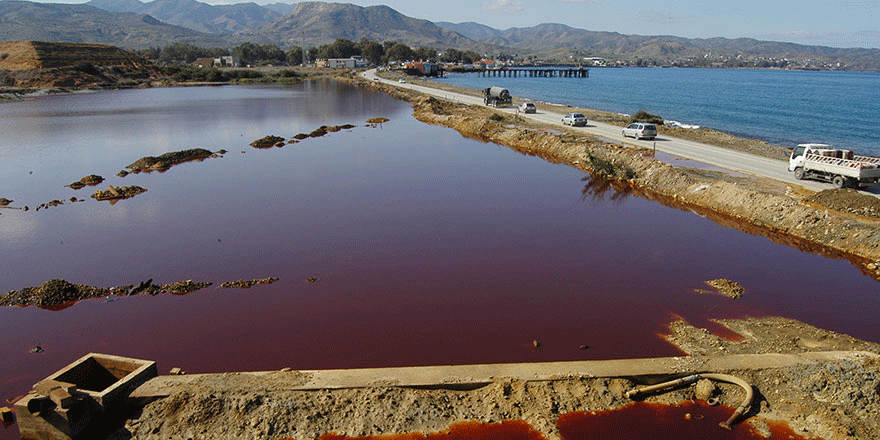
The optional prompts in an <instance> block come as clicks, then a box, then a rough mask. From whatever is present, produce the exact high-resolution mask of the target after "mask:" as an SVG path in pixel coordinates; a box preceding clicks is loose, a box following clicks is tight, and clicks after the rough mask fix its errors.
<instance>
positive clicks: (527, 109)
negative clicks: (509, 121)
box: [519, 102, 538, 113]
mask: <svg viewBox="0 0 880 440" xmlns="http://www.w3.org/2000/svg"><path fill="white" fill-rule="evenodd" d="M519 111H520V112H521V113H536V112H537V111H538V108H537V107H535V104H532V103H531V102H524V103H522V104H520V105H519Z"/></svg>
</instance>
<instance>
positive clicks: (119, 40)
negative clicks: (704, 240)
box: [0, 0, 880, 70]
mask: <svg viewBox="0 0 880 440" xmlns="http://www.w3.org/2000/svg"><path fill="white" fill-rule="evenodd" d="M439 24H440V25H438V24H435V23H432V22H430V21H428V20H424V19H418V18H412V17H407V16H405V15H403V14H401V13H399V12H397V11H395V10H394V9H392V8H389V7H388V6H367V7H361V6H356V5H352V4H346V3H325V2H301V3H297V4H287V3H275V4H272V5H267V6H260V5H257V4H255V3H238V4H233V5H217V6H213V5H209V4H206V3H202V2H199V1H196V0H153V1H151V2H147V3H144V2H141V1H139V0H91V1H90V2H89V3H88V4H87V5H86V4H81V5H69V4H50V3H32V2H27V1H4V0H0V41H15V40H42V41H71V42H88V43H102V44H111V45H116V46H121V47H124V48H145V47H151V46H152V47H155V46H166V45H169V44H171V43H175V42H182V43H190V44H195V45H198V46H204V47H230V46H235V45H238V44H241V43H244V42H251V43H254V44H265V43H274V44H277V45H278V46H280V47H281V48H282V49H287V48H289V47H291V46H302V45H305V46H306V47H316V46H320V45H323V44H330V43H332V42H333V41H335V40H336V39H338V38H344V39H347V40H351V41H360V40H361V39H362V38H367V39H370V40H374V41H379V42H385V41H397V42H401V43H406V44H409V45H413V46H431V47H434V48H436V49H440V50H443V49H447V48H456V49H459V50H470V51H476V52H478V53H481V54H484V55H485V56H487V57H498V56H500V55H502V54H503V55H506V56H516V58H517V59H524V60H529V61H535V62H537V61H546V62H578V63H580V62H584V61H585V58H591V57H598V58H604V59H606V60H607V64H610V65H659V66H694V67H777V68H780V67H781V68H803V69H864V70H880V49H840V48H831V47H820V46H804V45H799V44H793V43H781V42H771V41H759V40H755V39H750V38H738V39H727V38H710V39H688V38H681V37H675V36H643V35H624V34H620V33H616V32H594V31H588V30H585V29H578V28H573V27H571V26H567V25H563V24H556V23H547V24H540V25H537V26H532V27H527V28H510V29H506V30H498V29H493V28H491V27H489V26H485V25H482V24H479V23H458V24H455V23H446V22H442V23H439Z"/></svg>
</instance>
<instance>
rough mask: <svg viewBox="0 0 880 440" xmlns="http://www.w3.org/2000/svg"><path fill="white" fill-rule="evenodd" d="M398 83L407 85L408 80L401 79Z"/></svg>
mask: <svg viewBox="0 0 880 440" xmlns="http://www.w3.org/2000/svg"><path fill="white" fill-rule="evenodd" d="M397 82H399V83H401V84H406V80H405V79H403V78H400V79H399V80H397Z"/></svg>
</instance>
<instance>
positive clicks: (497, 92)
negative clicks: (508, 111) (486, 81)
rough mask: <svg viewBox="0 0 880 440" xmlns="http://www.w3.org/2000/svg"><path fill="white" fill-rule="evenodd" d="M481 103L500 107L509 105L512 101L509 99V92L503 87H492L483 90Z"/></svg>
mask: <svg viewBox="0 0 880 440" xmlns="http://www.w3.org/2000/svg"><path fill="white" fill-rule="evenodd" d="M483 102H484V103H485V104H486V105H491V106H493V107H500V106H503V105H510V104H511V103H512V102H513V100H512V99H511V98H510V92H509V91H507V89H505V88H503V87H498V86H492V87H489V88H487V89H485V90H483Z"/></svg>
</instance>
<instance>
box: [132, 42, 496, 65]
mask: <svg viewBox="0 0 880 440" xmlns="http://www.w3.org/2000/svg"><path fill="white" fill-rule="evenodd" d="M137 53H138V54H139V55H142V56H144V57H146V58H149V59H151V60H155V61H157V62H159V63H160V64H166V65H167V64H191V63H193V62H195V61H196V60H197V59H199V58H218V57H221V56H229V55H232V56H235V57H236V58H238V59H239V60H240V61H239V62H240V63H241V64H242V65H269V64H271V65H290V66H298V65H301V64H302V62H303V48H301V47H299V46H294V47H292V48H290V49H289V50H287V51H284V50H282V49H281V48H280V47H278V46H276V45H274V44H253V43H242V44H239V45H238V46H235V47H233V48H231V49H228V48H204V47H198V46H195V45H192V44H188V43H174V44H171V45H168V46H165V47H162V48H160V47H153V48H149V49H144V50H139V51H137ZM352 56H361V57H363V58H364V59H365V60H367V61H368V62H369V63H371V64H375V65H380V64H386V63H388V62H394V61H414V60H420V61H433V62H438V61H441V62H446V63H462V64H472V63H473V62H474V61H478V60H480V59H482V58H483V57H482V55H480V54H478V53H476V52H474V51H461V50H458V49H454V48H449V49H447V50H445V51H443V52H442V53H441V52H438V51H437V50H436V49H435V48H433V47H418V48H416V49H413V48H411V47H410V46H409V45H406V44H403V43H400V42H396V41H385V42H382V43H379V42H376V41H372V40H368V39H367V38H363V39H361V41H359V42H354V41H351V40H346V39H344V38H339V39H337V40H336V41H334V42H333V43H331V44H325V45H322V46H319V47H311V48H309V49H307V50H306V57H307V62H313V61H315V60H321V59H329V58H350V57H352Z"/></svg>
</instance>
